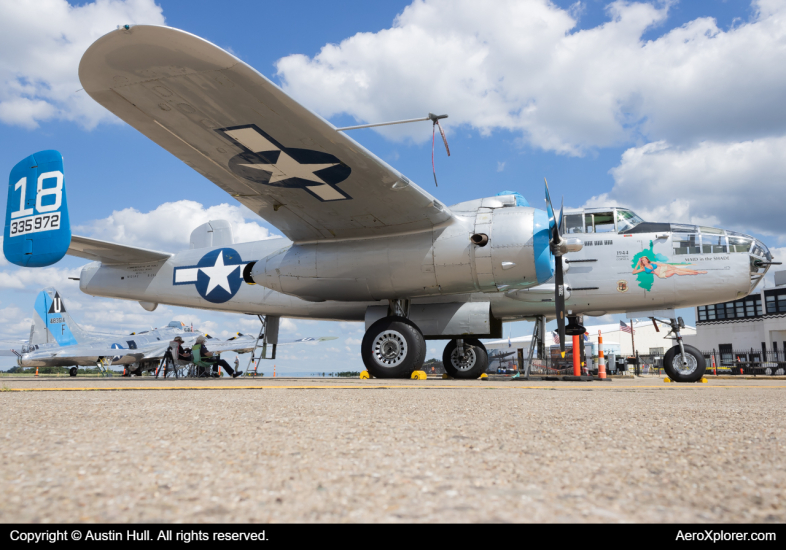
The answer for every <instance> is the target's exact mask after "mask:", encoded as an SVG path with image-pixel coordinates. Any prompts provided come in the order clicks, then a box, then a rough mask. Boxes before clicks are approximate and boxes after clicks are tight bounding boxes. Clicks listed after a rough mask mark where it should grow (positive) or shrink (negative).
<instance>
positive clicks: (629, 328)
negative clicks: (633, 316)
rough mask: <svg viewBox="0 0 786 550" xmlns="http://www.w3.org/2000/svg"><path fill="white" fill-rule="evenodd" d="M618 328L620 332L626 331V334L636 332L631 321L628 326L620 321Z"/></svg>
mask: <svg viewBox="0 0 786 550" xmlns="http://www.w3.org/2000/svg"><path fill="white" fill-rule="evenodd" d="M620 330H621V331H622V332H627V333H628V334H636V331H635V330H634V329H633V323H631V326H628V325H626V324H625V323H623V322H622V321H620Z"/></svg>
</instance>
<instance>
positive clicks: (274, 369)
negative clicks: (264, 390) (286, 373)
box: [273, 365, 276, 378]
mask: <svg viewBox="0 0 786 550" xmlns="http://www.w3.org/2000/svg"><path fill="white" fill-rule="evenodd" d="M275 377H276V366H275V365H273V378H275Z"/></svg>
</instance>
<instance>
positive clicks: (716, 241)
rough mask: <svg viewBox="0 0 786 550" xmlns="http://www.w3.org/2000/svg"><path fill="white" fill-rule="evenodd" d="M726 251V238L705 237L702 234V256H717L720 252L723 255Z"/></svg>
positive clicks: (720, 236) (716, 236) (718, 236)
mask: <svg viewBox="0 0 786 550" xmlns="http://www.w3.org/2000/svg"><path fill="white" fill-rule="evenodd" d="M727 250H728V248H727V247H726V237H724V236H723V235H707V234H705V233H704V232H702V234H701V251H702V252H703V253H704V254H719V253H721V252H723V253H725V252H726V251H727Z"/></svg>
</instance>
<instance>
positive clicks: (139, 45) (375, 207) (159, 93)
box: [79, 25, 452, 242]
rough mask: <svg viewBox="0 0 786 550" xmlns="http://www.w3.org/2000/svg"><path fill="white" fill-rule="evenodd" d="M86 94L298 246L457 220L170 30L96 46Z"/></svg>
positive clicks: (228, 63)
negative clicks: (299, 243)
mask: <svg viewBox="0 0 786 550" xmlns="http://www.w3.org/2000/svg"><path fill="white" fill-rule="evenodd" d="M79 78H80V80H81V82H82V85H83V86H84V89H85V91H86V92H87V93H88V94H89V95H90V96H91V97H92V98H93V99H95V100H96V101H97V102H98V103H100V104H101V105H103V106H104V107H106V108H107V109H108V110H109V111H111V112H112V113H114V114H115V115H117V116H118V117H120V118H121V119H123V120H124V121H126V122H127V123H128V124H130V125H131V126H133V127H134V128H136V129H137V130H139V131H140V132H141V133H143V134H144V135H145V136H147V137H148V138H150V139H152V140H153V141H155V142H156V143H157V144H159V145H160V146H161V147H163V148H164V149H166V150H168V151H169V152H170V153H172V154H173V155H175V156H176V157H178V158H179V159H180V160H182V161H183V162H185V163H186V164H188V165H189V166H191V167H192V168H194V169H195V170H196V171H197V172H199V173H200V174H202V175H203V176H205V177H206V178H208V179H209V180H211V181H212V182H213V183H215V184H216V185H218V186H219V187H221V188H222V189H223V190H225V191H226V192H227V193H229V194H230V195H232V196H233V197H235V198H236V199H237V200H238V201H239V202H240V203H242V204H243V205H245V206H247V207H248V208H250V209H251V210H253V211H254V212H256V213H257V214H259V215H260V216H261V217H263V218H264V219H266V220H267V221H268V222H270V223H271V224H273V225H274V226H276V227H277V228H278V229H279V230H281V232H282V233H284V234H285V235H286V236H287V237H289V238H290V239H291V240H293V241H295V242H303V241H317V240H324V239H339V238H363V237H373V236H381V235H393V234H400V233H406V232H416V231H426V230H430V229H431V228H433V227H434V226H436V225H439V224H442V223H445V222H447V221H448V220H450V219H451V217H452V214H451V213H450V211H449V210H448V209H447V208H446V207H445V206H444V205H442V204H441V203H439V202H438V201H437V200H436V199H435V198H434V197H432V196H431V195H429V194H428V193H427V192H425V191H424V190H423V189H421V188H420V187H418V186H417V185H415V184H414V183H411V182H410V181H409V180H408V179H407V178H406V177H404V176H403V175H401V174H400V173H399V172H398V171H396V170H395V169H393V168H391V167H390V166H388V165H387V164H386V163H385V162H383V161H382V160H380V159H379V158H377V157H376V156H374V155H373V154H371V153H370V152H368V151H367V150H365V149H364V148H363V147H362V146H360V145H359V144H358V143H356V142H355V141H353V140H352V139H350V138H349V137H347V136H346V135H344V134H343V133H341V132H336V130H335V128H334V127H333V125H331V124H330V123H328V122H326V121H325V120H324V119H322V118H321V117H319V116H317V115H315V114H314V113H312V112H311V111H309V110H308V109H306V108H305V107H303V106H302V105H300V104H298V103H297V102H296V101H294V100H293V99H292V98H291V97H289V96H288V95H287V94H285V93H284V92H283V91H282V90H281V89H280V88H278V87H277V86H276V85H275V84H273V83H272V82H271V81H270V80H268V79H267V78H265V77H264V76H262V75H261V74H260V73H258V72H257V71H256V70H254V69H253V68H251V67H250V66H248V65H246V64H245V63H243V62H242V61H240V60H239V59H237V58H235V57H234V56H232V55H230V54H229V53H227V52H225V51H224V50H222V49H220V48H218V47H217V46H215V45H213V44H211V43H209V42H207V41H205V40H203V39H201V38H199V37H196V36H194V35H191V34H188V33H186V32H183V31H180V30H177V29H172V28H168V27H156V26H148V25H138V26H134V27H131V28H130V29H122V28H121V29H118V30H117V31H113V32H110V33H109V34H106V35H104V36H103V37H101V38H100V39H98V40H97V41H96V42H95V43H93V45H91V46H90V48H88V50H87V51H86V52H85V54H84V55H83V57H82V60H81V62H80V65H79Z"/></svg>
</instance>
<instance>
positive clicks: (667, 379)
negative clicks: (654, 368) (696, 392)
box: [663, 378, 671, 383]
mask: <svg viewBox="0 0 786 550" xmlns="http://www.w3.org/2000/svg"><path fill="white" fill-rule="evenodd" d="M663 381H664V382H666V383H668V382H671V378H664V379H663Z"/></svg>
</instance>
